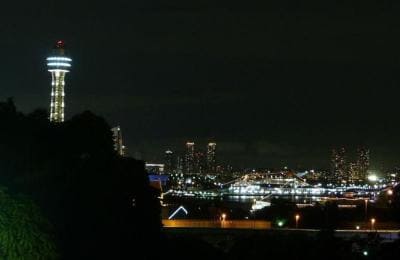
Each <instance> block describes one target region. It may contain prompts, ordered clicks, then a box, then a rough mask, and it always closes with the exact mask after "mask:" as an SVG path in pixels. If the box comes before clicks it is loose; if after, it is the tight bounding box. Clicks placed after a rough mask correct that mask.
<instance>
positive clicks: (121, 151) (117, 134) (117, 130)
mask: <svg viewBox="0 0 400 260" xmlns="http://www.w3.org/2000/svg"><path fill="white" fill-rule="evenodd" d="M111 132H112V134H113V142H114V150H115V151H116V152H117V154H118V155H120V156H125V154H126V153H125V146H124V145H123V142H122V132H121V127H120V126H116V127H113V128H111Z"/></svg>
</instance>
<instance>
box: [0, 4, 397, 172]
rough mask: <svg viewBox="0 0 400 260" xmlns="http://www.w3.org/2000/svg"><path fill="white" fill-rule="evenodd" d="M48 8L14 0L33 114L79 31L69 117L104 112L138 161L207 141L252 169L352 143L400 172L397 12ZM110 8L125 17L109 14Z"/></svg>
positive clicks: (13, 39) (9, 66)
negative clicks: (58, 45) (54, 64)
mask: <svg viewBox="0 0 400 260" xmlns="http://www.w3.org/2000/svg"><path fill="white" fill-rule="evenodd" d="M46 3H47V4H46ZM125 4H126V5H127V6H126V5H125ZM60 5H61V4H60ZM41 6H42V8H43V12H45V13H47V14H48V15H46V17H40V15H39V16H38V14H37V13H36V12H34V11H33V10H34V9H35V8H33V7H35V4H34V3H27V4H26V5H24V6H23V7H22V9H23V10H21V7H20V6H19V5H17V4H15V3H7V4H6V8H5V9H7V10H8V12H7V14H5V15H4V16H2V17H1V19H4V21H2V23H1V24H2V30H3V32H4V34H5V35H7V39H8V40H7V41H4V42H2V48H0V54H1V55H2V57H4V61H5V62H4V63H3V65H2V71H5V72H7V73H4V74H3V75H2V77H1V78H0V85H1V86H2V92H1V93H0V97H1V98H3V99H5V98H7V97H14V98H15V101H16V104H17V105H18V107H21V108H22V111H23V112H31V111H32V110H33V109H36V108H38V107H42V108H47V107H48V102H49V100H48V97H49V77H48V76H49V75H48V72H47V73H46V70H47V68H46V64H45V58H46V57H48V55H49V47H50V46H51V44H52V43H53V42H55V41H56V40H57V39H65V41H66V43H67V45H68V49H69V50H70V52H71V57H73V58H74V64H73V66H74V73H71V75H68V82H67V85H68V87H67V88H68V93H67V97H68V104H67V105H68V106H67V111H68V113H67V114H66V117H67V119H68V118H69V116H71V115H74V114H76V113H78V112H80V111H84V110H91V111H93V112H95V113H97V114H100V115H102V116H104V117H105V118H106V119H107V120H108V121H109V122H110V124H111V125H121V127H122V128H123V131H124V141H125V142H126V146H127V147H129V149H130V150H129V151H130V154H131V155H133V156H135V155H138V157H139V158H141V159H148V160H156V159H157V160H161V159H162V156H163V155H162V151H163V150H165V149H167V148H168V147H171V149H175V148H176V147H178V144H179V143H181V142H185V141H186V140H188V139H191V138H193V139H197V140H200V142H203V140H204V142H206V140H207V139H215V140H218V143H219V149H220V151H221V158H220V159H221V160H222V161H235V162H238V163H239V164H240V166H248V165H254V166H255V167H257V166H260V167H262V166H268V165H275V166H282V165H285V164H288V165H302V166H304V167H307V166H310V165H311V166H314V167H329V159H326V158H329V154H330V152H329V151H330V149H331V148H332V147H335V146H339V145H345V146H349V147H353V148H356V147H357V146H358V145H365V146H368V147H370V150H371V151H373V154H374V156H373V157H372V159H371V165H372V166H373V167H394V166H398V160H397V157H398V154H400V141H399V138H398V137H397V136H398V134H397V132H398V131H397V129H398V128H399V123H398V122H397V120H395V118H397V114H398V108H397V105H396V104H397V100H396V97H397V96H398V86H399V85H400V78H399V76H398V73H397V72H398V71H399V66H398V62H397V60H398V57H399V51H398V48H397V46H398V44H397V43H398V40H397V39H396V38H395V37H393V34H392V29H394V28H397V27H398V25H399V23H398V21H397V20H396V19H395V18H396V15H395V14H394V13H393V12H392V10H390V9H386V8H382V9H380V11H379V12H376V13H375V12H374V13H372V14H371V15H372V16H373V18H375V19H370V18H371V17H370V16H368V15H365V14H362V13H360V14H359V15H357V16H355V17H354V16H352V15H349V14H352V7H350V6H347V5H345V4H343V5H339V6H337V7H335V8H333V9H332V8H331V7H330V6H327V7H329V8H325V7H326V6H324V4H321V5H317V7H316V12H315V13H309V12H308V9H307V8H305V9H303V8H300V7H299V8H293V9H290V8H289V9H288V10H286V9H287V7H285V5H284V4H282V6H280V4H276V5H273V4H268V3H264V4H263V3H257V5H255V6H250V5H247V4H243V6H232V7H231V8H230V9H229V10H227V11H226V12H225V11H222V10H224V8H221V7H218V6H214V5H211V6H208V7H207V8H203V7H202V5H198V4H196V3H188V4H187V5H186V6H185V8H183V9H182V8H180V7H179V3H171V5H169V6H167V7H166V6H157V5H153V4H152V3H140V4H139V3H123V1H117V2H115V4H114V5H113V6H111V7H110V6H104V5H96V6H92V5H89V4H83V5H81V4H80V5H79V6H78V5H77V4H74V3H70V4H69V5H66V6H64V5H63V6H62V8H60V7H61V6H58V4H50V2H46V1H44V2H43V4H42V5H41ZM204 6H206V5H204ZM282 8H283V10H286V11H287V12H282ZM127 10H129V12H128V11H127ZM143 10H146V11H143ZM363 10H365V11H367V12H371V11H375V9H374V8H371V7H368V6H365V7H363ZM71 13H74V15H75V18H76V19H69V15H70V14H71ZM88 13H89V14H91V15H88ZM109 13H117V14H118V16H116V17H114V18H113V19H100V18H102V17H109V16H108V14H109ZM204 14H207V15H206V16H204ZM207 17H208V18H207ZM238 17H240V19H236V18H238ZM96 18H99V19H96ZM32 20H34V21H35V22H34V23H31V22H30V21H32ZM375 20H376V21H378V22H376V23H375ZM49 21H58V22H57V23H49ZM182 21H185V22H183V23H182ZM42 28H46V30H42ZM325 28H329V30H325ZM166 31H168V34H165V33H162V32H166ZM15 32H18V33H15ZM122 35H123V37H122ZM32 36H34V38H33V39H34V40H31V38H32ZM27 39H29V41H28V40H27ZM216 42H218V44H216ZM27 43H29V44H27ZM21 64H22V65H23V66H22V65H21ZM21 75H23V76H21ZM160 151H161V152H160ZM311 166H310V167H311Z"/></svg>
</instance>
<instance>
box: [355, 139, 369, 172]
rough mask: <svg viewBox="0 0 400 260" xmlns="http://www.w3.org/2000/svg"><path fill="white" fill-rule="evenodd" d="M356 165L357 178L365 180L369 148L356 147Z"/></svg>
mask: <svg viewBox="0 0 400 260" xmlns="http://www.w3.org/2000/svg"><path fill="white" fill-rule="evenodd" d="M357 166H358V169H359V176H358V177H359V179H360V180H365V179H366V177H367V172H368V169H369V149H366V148H364V147H362V148H358V149H357Z"/></svg>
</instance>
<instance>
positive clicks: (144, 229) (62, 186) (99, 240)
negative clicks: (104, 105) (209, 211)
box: [0, 99, 160, 259]
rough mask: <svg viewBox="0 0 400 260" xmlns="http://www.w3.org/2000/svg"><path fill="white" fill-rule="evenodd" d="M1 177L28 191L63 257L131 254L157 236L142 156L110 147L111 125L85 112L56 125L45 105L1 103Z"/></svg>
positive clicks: (152, 195)
mask: <svg viewBox="0 0 400 260" xmlns="http://www.w3.org/2000/svg"><path fill="white" fill-rule="evenodd" d="M0 118H1V120H2V122H3V124H2V127H1V128H0V140H1V142H0V156H1V158H2V160H0V183H2V184H3V185H5V186H7V187H9V189H10V191H11V192H15V193H23V194H25V195H27V196H29V197H31V198H32V199H33V200H34V201H35V202H36V203H37V204H38V205H39V206H40V208H41V209H42V211H43V212H44V213H45V215H46V217H47V218H48V219H49V220H50V222H51V223H52V224H53V226H54V228H55V234H56V236H57V239H58V241H57V243H58V244H59V247H60V249H61V252H60V253H61V254H60V255H61V256H62V257H63V258H65V259H96V258H97V259H99V258H100V257H101V258H108V259H118V258H119V257H122V256H128V255H133V254H134V255H136V256H137V255H138V253H139V251H138V250H139V249H144V248H145V245H147V244H148V243H149V241H150V240H151V241H152V242H156V241H157V238H158V237H159V234H158V232H159V228H160V219H159V216H160V209H159V202H158V200H157V194H156V193H155V192H154V191H152V190H151V188H150V187H149V185H148V179H147V175H146V173H145V170H144V163H143V162H141V161H137V160H135V159H132V158H121V157H119V156H117V155H116V154H115V152H114V150H113V143H112V134H111V131H110V126H109V125H108V124H107V123H106V122H105V120H104V119H102V118H101V117H98V116H96V115H94V114H92V113H91V112H84V113H82V114H79V115H77V116H75V117H73V118H72V119H70V120H68V121H66V122H65V123H62V124H51V123H49V122H48V119H47V114H46V112H45V111H41V110H37V111H35V112H33V113H31V114H29V115H24V114H21V113H19V112H17V109H16V108H15V106H14V103H13V101H12V100H11V99H9V100H7V101H6V102H3V103H0Z"/></svg>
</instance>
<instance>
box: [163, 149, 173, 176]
mask: <svg viewBox="0 0 400 260" xmlns="http://www.w3.org/2000/svg"><path fill="white" fill-rule="evenodd" d="M164 165H165V168H164V171H165V172H166V173H167V174H171V173H173V172H174V170H175V167H174V153H173V152H172V151H171V150H167V151H165V153H164Z"/></svg>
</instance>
